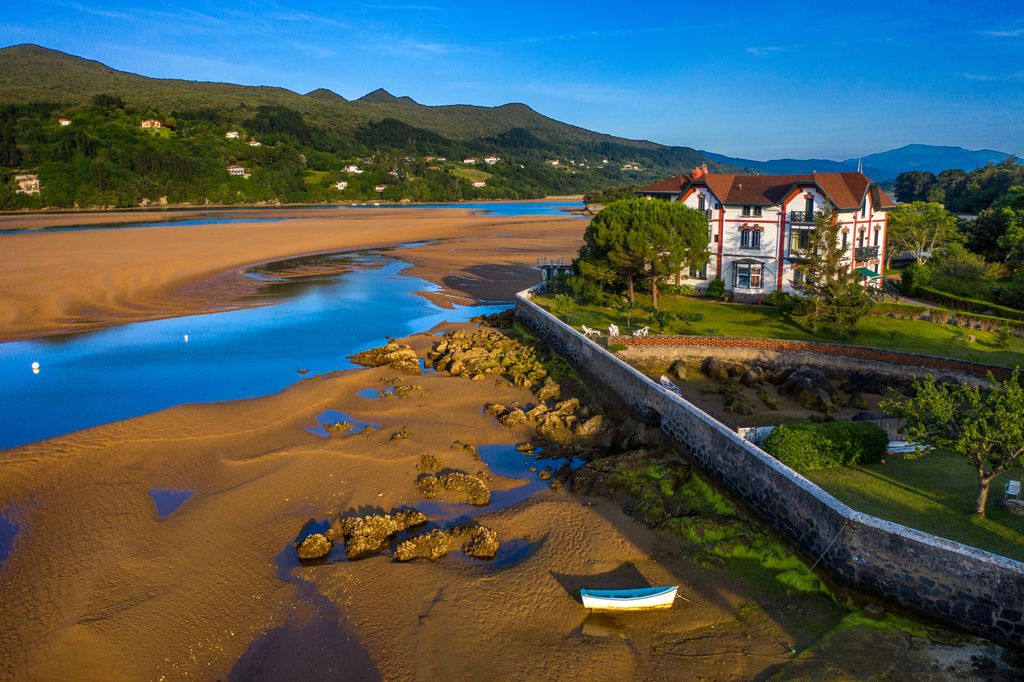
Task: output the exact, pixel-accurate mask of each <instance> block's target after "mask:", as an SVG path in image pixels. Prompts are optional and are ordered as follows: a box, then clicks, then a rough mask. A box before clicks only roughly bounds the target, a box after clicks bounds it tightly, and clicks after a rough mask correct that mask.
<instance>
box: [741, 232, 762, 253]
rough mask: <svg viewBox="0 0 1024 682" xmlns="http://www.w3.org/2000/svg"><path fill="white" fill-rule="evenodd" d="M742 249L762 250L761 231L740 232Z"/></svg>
mask: <svg viewBox="0 0 1024 682" xmlns="http://www.w3.org/2000/svg"><path fill="white" fill-rule="evenodd" d="M740 248H741V249H760V248H761V230H740Z"/></svg>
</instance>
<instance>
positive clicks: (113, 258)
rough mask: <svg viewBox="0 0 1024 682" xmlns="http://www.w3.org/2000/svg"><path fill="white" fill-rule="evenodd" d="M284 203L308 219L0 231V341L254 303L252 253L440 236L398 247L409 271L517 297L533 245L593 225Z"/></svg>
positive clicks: (574, 240)
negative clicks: (301, 207)
mask: <svg viewBox="0 0 1024 682" xmlns="http://www.w3.org/2000/svg"><path fill="white" fill-rule="evenodd" d="M282 212H283V213H282V214H283V215H288V216H293V217H301V218H302V219H301V220H287V221H284V222H274V223H236V224H228V225H198V226H179V227H167V228H118V229H111V230H87V231H79V232H50V233H45V232H36V233H26V234H16V235H4V236H0V240H2V242H0V244H2V249H0V272H2V273H3V274H2V275H0V341H4V340H12V339H23V338H34V337H38V336H47V335H53V334H61V333H67V332H75V331H85V330H88V329H96V328H100V327H104V326H109V325H111V324H120V323H125V322H135V321H140V320H148V319H156V318H161V317H174V316H178V315H187V314H195V313H200V312H207V311H210V310H216V309H224V308H227V307H236V306H239V305H253V304H258V303H262V302H263V301H259V300H255V299H251V298H249V299H246V296H247V295H248V294H251V293H252V292H253V291H254V289H255V288H256V285H255V283H254V282H253V281H252V280H250V279H248V278H246V277H244V276H243V274H242V273H243V272H244V270H245V269H246V268H247V267H250V266H252V265H255V264H259V263H263V262H267V261H271V260H275V259H281V258H287V257H290V256H298V255H306V254H314V253H327V252H336V251H344V250H354V249H363V248H372V247H382V246H395V245H400V244H404V243H408V242H419V241H432V240H445V241H444V242H443V243H442V244H439V245H435V246H430V247H424V248H423V249H419V250H408V251H403V254H402V255H403V257H407V258H408V259H409V260H411V261H413V262H414V263H415V264H416V265H417V270H416V271H415V272H414V274H418V275H420V276H422V277H424V278H426V279H429V280H431V281H434V282H436V283H438V284H440V285H442V286H444V287H446V291H443V292H441V293H440V294H437V295H433V296H432V297H433V299H434V300H435V302H438V303H445V302H447V303H448V304H450V303H451V302H462V303H466V302H467V301H466V300H465V297H466V296H477V297H479V298H483V299H489V300H494V299H499V300H510V299H511V297H512V293H513V292H515V291H516V290H518V289H521V288H523V287H525V286H528V285H529V284H532V283H534V282H535V281H537V271H536V270H535V269H533V266H534V264H535V263H536V258H537V257H538V256H562V257H569V256H571V255H572V254H573V253H575V251H576V249H578V248H579V243H580V240H581V239H582V235H583V230H584V229H585V227H586V222H585V221H583V220H580V219H578V218H572V217H564V218H563V217H560V216H551V217H513V218H508V217H506V218H497V217H489V216H485V215H470V214H469V213H468V212H467V211H465V210H461V209H451V210H449V209H422V210H416V209H394V210H388V209H367V210H358V209H338V210H328V209H316V210H312V209H306V210H305V211H301V210H299V209H282ZM270 213H271V211H261V212H260V214H261V216H262V217H271V216H270ZM309 214H313V217H310V216H309ZM448 240H454V244H452V243H450V242H449V241H448Z"/></svg>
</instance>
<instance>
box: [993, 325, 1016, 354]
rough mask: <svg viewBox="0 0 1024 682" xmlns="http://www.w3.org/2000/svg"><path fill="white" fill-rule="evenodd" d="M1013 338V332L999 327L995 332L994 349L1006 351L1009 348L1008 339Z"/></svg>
mask: <svg viewBox="0 0 1024 682" xmlns="http://www.w3.org/2000/svg"><path fill="white" fill-rule="evenodd" d="M1011 338H1013V331H1012V330H1011V329H1010V328H1009V327H1005V326H1004V327H1000V328H999V331H997V332H996V347H997V348H1002V349H1004V350H1005V349H1007V348H1009V347H1010V339H1011Z"/></svg>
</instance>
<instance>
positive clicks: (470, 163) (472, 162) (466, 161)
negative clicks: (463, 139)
mask: <svg viewBox="0 0 1024 682" xmlns="http://www.w3.org/2000/svg"><path fill="white" fill-rule="evenodd" d="M462 163H464V164H466V165H467V166H473V165H475V164H476V159H474V158H469V159H463V160H462Z"/></svg>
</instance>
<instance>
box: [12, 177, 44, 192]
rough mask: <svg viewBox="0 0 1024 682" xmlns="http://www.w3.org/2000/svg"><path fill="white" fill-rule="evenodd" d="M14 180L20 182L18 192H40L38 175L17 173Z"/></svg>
mask: <svg viewBox="0 0 1024 682" xmlns="http://www.w3.org/2000/svg"><path fill="white" fill-rule="evenodd" d="M14 181H15V182H16V183H18V189H16V190H14V191H15V193H17V194H39V189H40V184H39V176H38V175H15V176H14Z"/></svg>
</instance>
